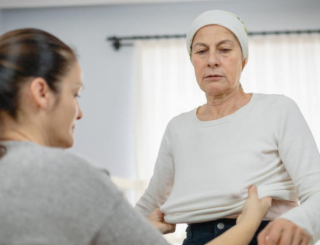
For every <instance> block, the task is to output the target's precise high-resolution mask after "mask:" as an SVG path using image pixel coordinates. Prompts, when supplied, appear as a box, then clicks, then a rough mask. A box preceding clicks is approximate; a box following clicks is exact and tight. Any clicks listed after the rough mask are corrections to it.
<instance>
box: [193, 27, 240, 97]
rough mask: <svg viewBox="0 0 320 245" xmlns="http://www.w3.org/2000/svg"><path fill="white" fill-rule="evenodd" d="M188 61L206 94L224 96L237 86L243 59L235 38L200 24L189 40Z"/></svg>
mask: <svg viewBox="0 0 320 245" xmlns="http://www.w3.org/2000/svg"><path fill="white" fill-rule="evenodd" d="M191 60H192V63H193V66H194V70H195V75H196V79H197V82H198V85H199V86H200V88H201V90H203V91H204V92H205V93H206V95H209V96H210V95H213V96H218V95H225V94H229V93H232V92H233V91H235V90H236V89H239V80H240V76H241V72H242V69H243V68H244V65H245V62H246V61H243V60H242V52H241V47H240V45H239V42H238V40H237V39H236V37H235V36H234V34H233V33H232V32H230V31H229V30H228V29H226V28H224V27H222V26H218V25H209V26H205V27H202V28H201V29H200V30H199V31H198V32H197V33H196V35H195V37H194V39H193V43H192V53H191Z"/></svg>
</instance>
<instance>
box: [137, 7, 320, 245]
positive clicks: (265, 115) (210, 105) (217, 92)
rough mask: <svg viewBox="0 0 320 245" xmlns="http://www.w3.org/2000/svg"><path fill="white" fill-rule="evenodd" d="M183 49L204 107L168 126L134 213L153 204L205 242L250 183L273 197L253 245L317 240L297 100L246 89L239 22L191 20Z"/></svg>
mask: <svg viewBox="0 0 320 245" xmlns="http://www.w3.org/2000/svg"><path fill="white" fill-rule="evenodd" d="M187 49H188V52H189V55H190V58H191V62H192V64H193V66H194V70H195V75H196V79H197V82H198V85H199V87H200V89H201V90H202V91H203V92H204V93H205V96H206V98H207V103H206V104H205V105H202V106H199V107H198V108H196V109H194V110H192V111H190V112H187V113H183V114H181V115H179V116H177V117H175V118H173V119H172V120H171V121H170V122H169V124H168V126H167V129H166V131H165V133H164V136H163V140H162V143H161V147H160V151H159V155H158V159H157V162H156V165H155V170H154V175H153V177H152V179H151V181H150V184H149V187H148V189H147V190H146V192H145V193H144V195H143V196H142V198H141V199H140V201H139V202H138V203H137V206H136V209H137V210H139V211H140V212H142V213H143V214H144V215H148V214H149V213H151V211H153V210H154V209H156V208H159V207H160V210H161V211H162V212H163V213H164V214H165V221H166V222H168V223H173V224H176V223H188V224H189V226H188V228H187V238H186V239H185V241H184V245H189V244H204V243H205V242H207V241H209V240H210V239H212V238H214V237H217V236H219V235H220V234H221V233H223V232H224V231H225V230H227V229H228V228H230V227H232V226H233V225H234V224H235V223H236V220H235V219H236V218H237V217H238V215H239V212H240V210H241V208H242V206H243V203H244V202H245V199H246V198H247V193H246V189H247V188H248V186H250V185H252V184H255V185H257V187H258V189H259V195H260V197H263V196H271V197H272V198H273V199H274V201H273V204H272V207H271V209H270V210H269V212H268V213H267V215H266V216H265V218H264V219H265V221H263V222H262V223H261V225H260V227H259V229H258V232H257V234H258V233H259V232H260V231H261V230H262V231H261V232H260V235H259V236H258V238H257V236H255V237H254V239H253V240H252V242H251V243H250V244H257V240H258V241H259V244H280V245H284V244H308V243H309V241H310V244H311V243H312V242H315V241H316V240H317V239H318V238H319V235H320V222H319V220H320V211H319V210H320V209H319V208H318V206H319V203H320V181H319V176H320V157H319V152H318V149H317V146H316V144H315V142H314V139H313V137H312V134H311V132H310V130H309V128H308V126H307V124H306V122H305V120H304V118H303V116H302V114H301V112H300V111H299V109H298V107H297V105H296V104H295V103H294V101H292V100H291V99H289V98H287V97H285V96H282V95H265V94H255V93H254V94H250V93H245V92H244V91H243V89H242V87H241V85H240V76H241V72H242V70H243V69H244V67H245V65H246V63H247V61H248V39H247V29H246V27H245V25H244V23H243V22H242V21H241V20H240V18H239V17H237V16H236V15H234V14H232V13H229V12H225V11H221V10H212V11H207V12H205V13H203V14H201V15H200V16H198V17H197V18H196V19H195V20H194V22H193V23H192V24H191V27H190V29H189V31H188V34H187ZM257 82H259V81H257ZM298 200H300V202H301V206H298ZM269 221H272V222H270V223H269ZM310 235H311V236H310Z"/></svg>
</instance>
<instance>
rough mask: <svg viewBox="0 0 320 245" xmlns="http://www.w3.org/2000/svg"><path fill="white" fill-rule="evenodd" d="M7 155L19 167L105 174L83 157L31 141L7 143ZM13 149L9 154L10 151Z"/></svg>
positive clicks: (71, 172) (83, 173)
mask: <svg viewBox="0 0 320 245" xmlns="http://www.w3.org/2000/svg"><path fill="white" fill-rule="evenodd" d="M8 146H9V152H8V153H9V155H11V157H12V158H11V159H12V161H14V162H17V161H16V160H19V161H18V162H19V163H17V164H18V165H19V166H20V167H23V166H24V167H26V168H27V167H29V166H32V168H33V169H36V168H39V169H47V170H48V171H58V172H61V173H65V174H68V173H70V174H72V175H74V176H76V175H87V176H90V175H92V176H94V175H98V176H99V175H102V176H106V173H104V172H103V171H102V170H99V169H98V168H97V167H95V166H94V165H93V164H92V163H91V162H89V161H88V160H86V159H85V158H84V157H81V156H78V155H77V154H75V153H72V152H70V151H69V150H65V149H62V148H57V147H47V146H41V145H37V144H35V143H32V142H15V143H12V144H9V145H8ZM11 150H12V151H13V152H12V154H10V151H11Z"/></svg>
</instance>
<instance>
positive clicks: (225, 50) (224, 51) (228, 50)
mask: <svg viewBox="0 0 320 245" xmlns="http://www.w3.org/2000/svg"><path fill="white" fill-rule="evenodd" d="M221 51H222V52H223V53H228V52H230V51H231V49H229V48H223V49H221Z"/></svg>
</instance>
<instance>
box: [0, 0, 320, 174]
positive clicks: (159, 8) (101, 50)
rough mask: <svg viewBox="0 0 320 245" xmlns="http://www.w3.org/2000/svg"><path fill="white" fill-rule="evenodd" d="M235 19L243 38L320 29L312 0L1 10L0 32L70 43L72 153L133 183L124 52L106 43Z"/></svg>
mask: <svg viewBox="0 0 320 245" xmlns="http://www.w3.org/2000/svg"><path fill="white" fill-rule="evenodd" d="M208 9H224V10H229V11H232V12H235V13H237V14H238V15H239V16H240V17H241V18H242V19H243V20H244V22H245V23H246V25H247V27H248V29H249V31H262V30H287V29H290V30H296V29H320V14H319V13H320V1H318V0H299V1H298V0H282V1H280V0H277V1H274V0H269V1H261V0H251V1H241V0H233V1H212V2H197V3H176V4H168V3H167V4H149V5H147V4H144V5H119V6H117V5H114V6H99V7H78V8H75V7H70V8H50V9H26V10H2V14H1V13H0V20H1V21H0V24H2V26H0V31H1V32H2V33H3V32H6V31H9V30H12V29H16V28H22V27H36V28H41V29H44V30H46V31H49V32H52V33H53V34H55V35H57V36H58V37H60V38H61V39H62V40H63V41H65V42H66V43H68V44H72V46H73V47H75V48H76V50H77V51H78V54H79V55H80V63H81V65H82V68H83V72H84V79H85V90H84V91H83V94H82V98H81V99H80V104H81V106H82V109H83V112H84V117H83V119H82V120H81V121H80V122H79V123H78V126H77V130H76V134H75V137H76V144H75V146H74V147H73V150H74V151H76V152H77V153H79V154H82V155H84V156H86V157H87V158H89V159H91V160H93V162H94V163H95V164H97V165H100V166H104V167H106V168H108V169H109V170H110V172H111V173H112V174H114V175H118V176H123V177H129V178H130V177H134V170H135V169H134V144H133V113H132V90H133V88H132V84H131V74H132V69H131V62H132V48H130V47H125V48H123V49H122V50H120V51H114V50H113V49H112V47H111V46H110V43H108V42H106V41H105V39H106V37H107V36H112V35H119V36H126V35H151V34H176V33H178V34H184V33H185V32H186V31H187V28H188V26H189V24H190V23H191V22H192V20H193V19H194V18H195V17H196V16H197V15H198V14H200V13H201V12H203V11H205V10H208Z"/></svg>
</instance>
